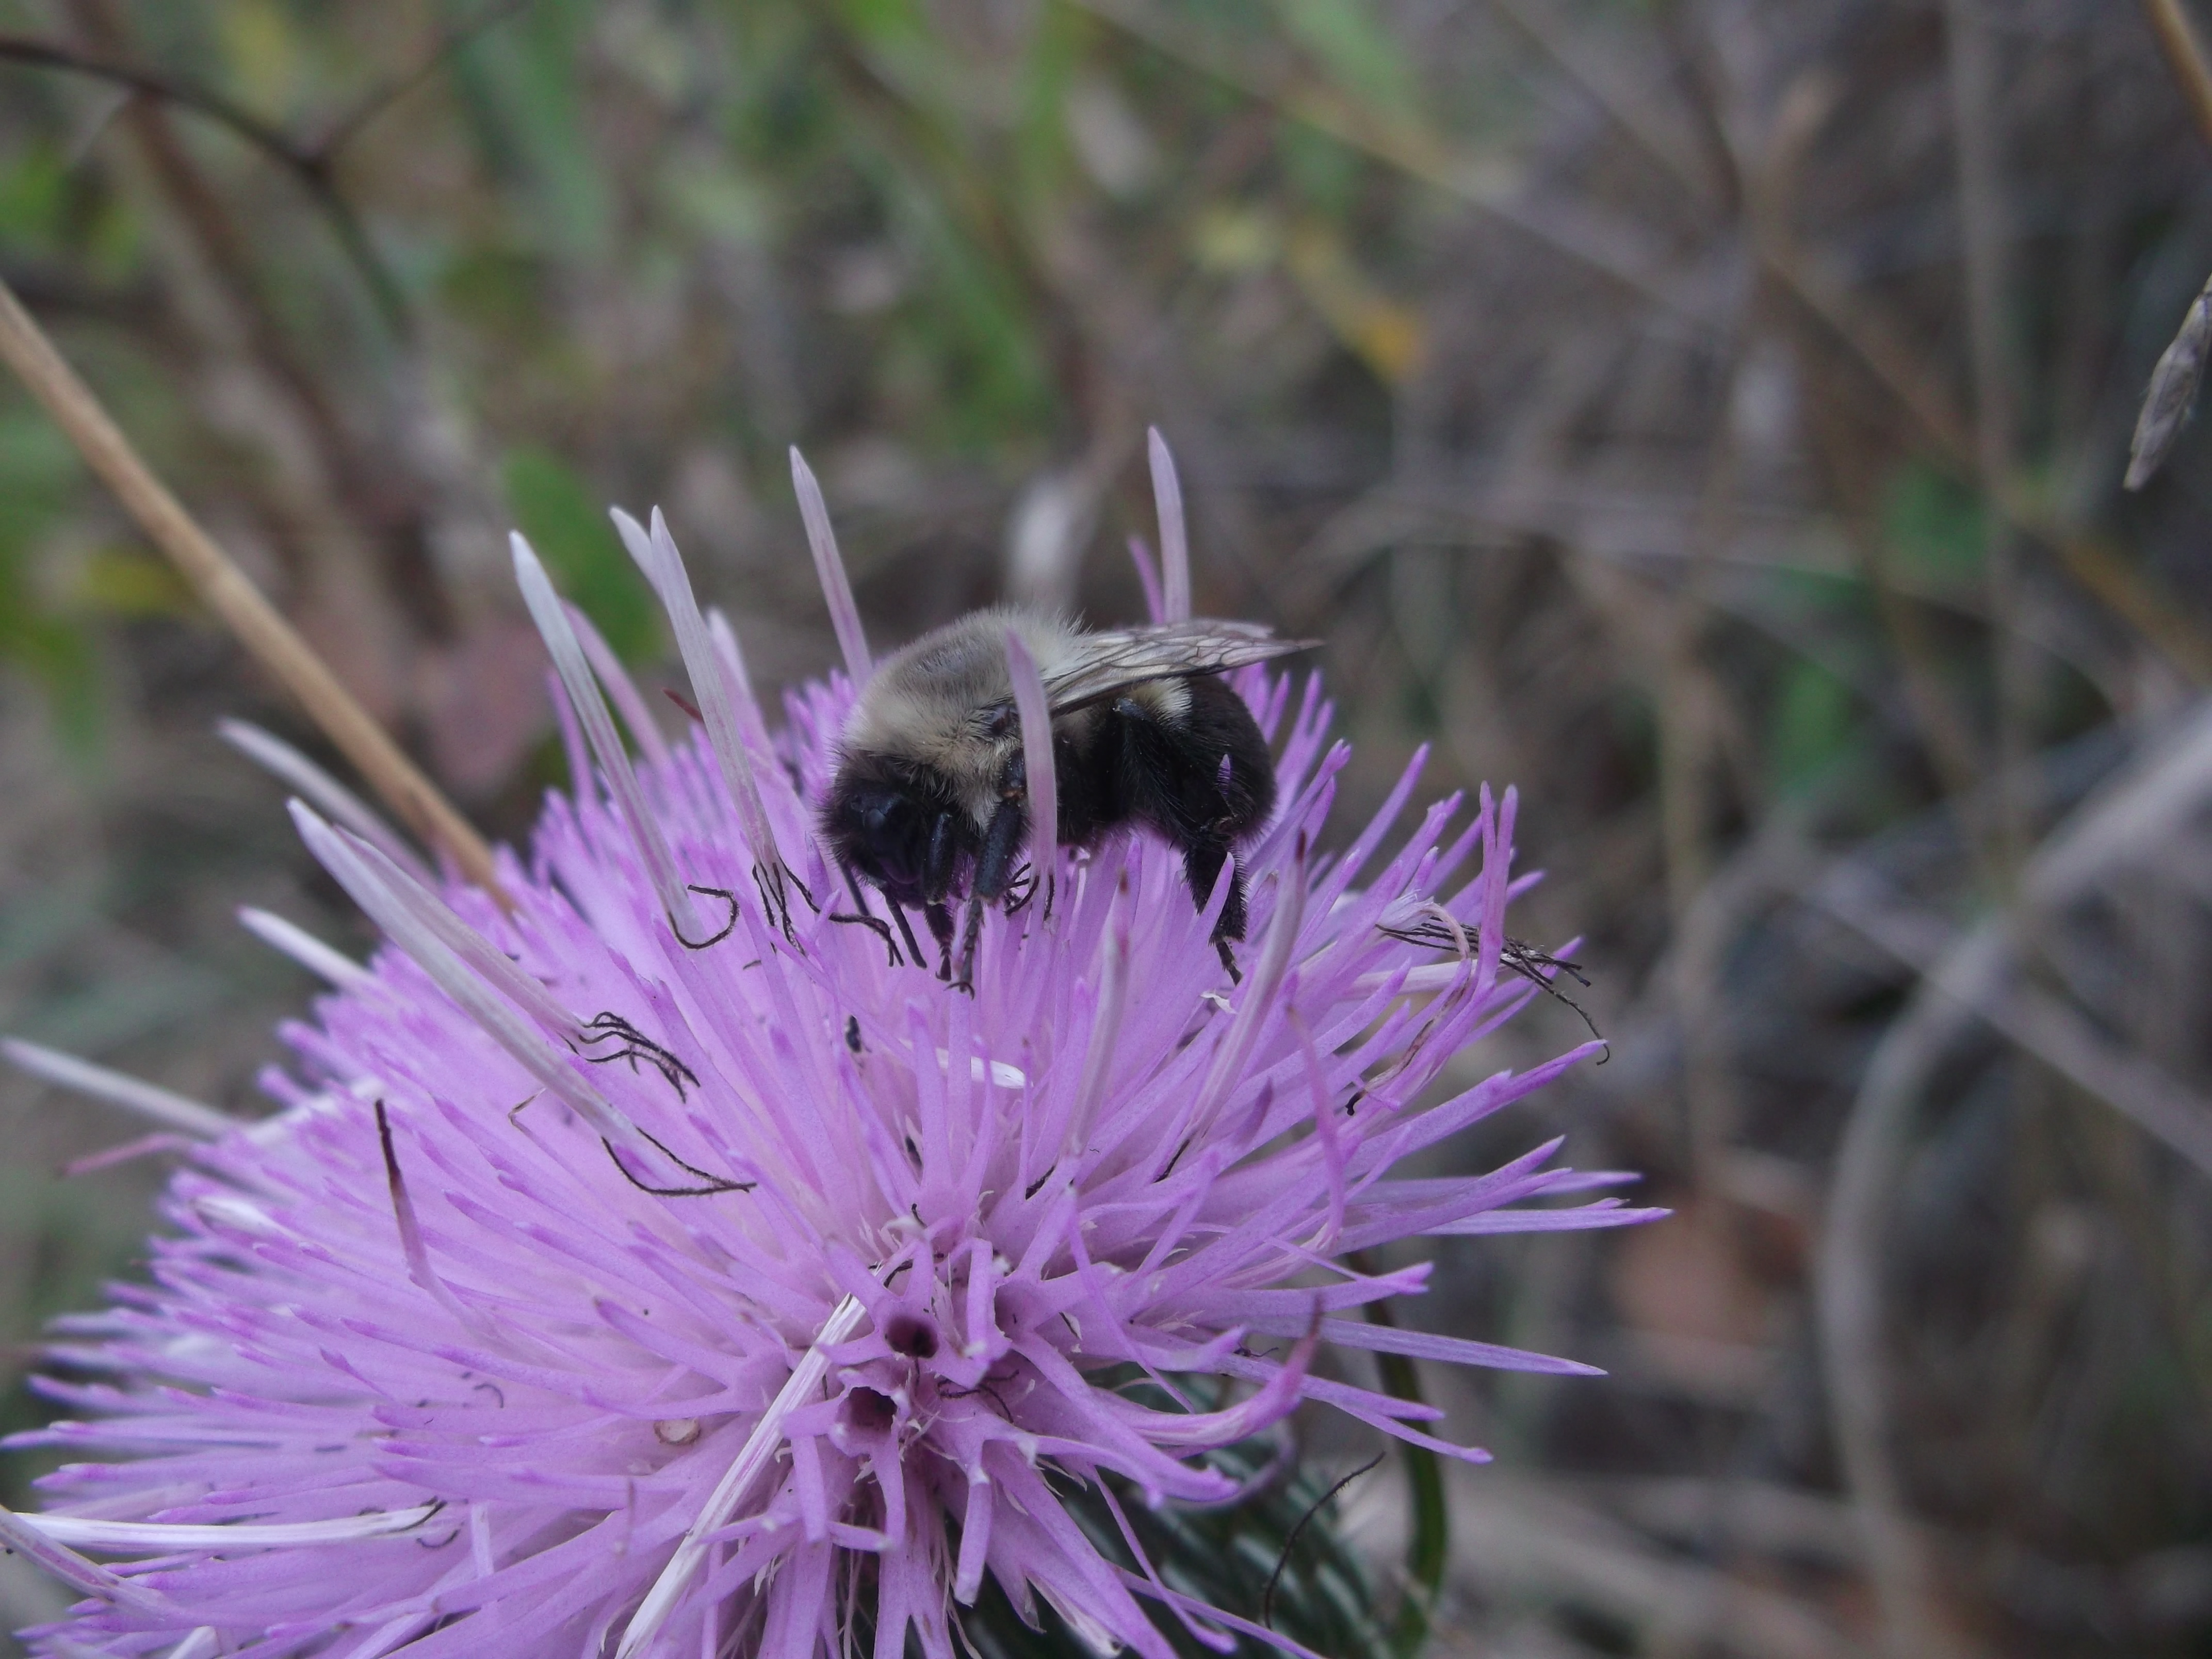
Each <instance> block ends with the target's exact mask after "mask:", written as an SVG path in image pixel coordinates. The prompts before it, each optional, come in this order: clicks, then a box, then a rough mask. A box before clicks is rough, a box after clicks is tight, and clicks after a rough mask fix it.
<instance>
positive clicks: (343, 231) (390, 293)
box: [0, 34, 414, 339]
mask: <svg viewBox="0 0 2212 1659" xmlns="http://www.w3.org/2000/svg"><path fill="white" fill-rule="evenodd" d="M0 62H7V63H14V64H24V65H27V67H30V68H33V69H50V70H61V71H62V72H64V73H65V74H70V75H82V76H85V77H87V78H88V79H90V80H94V81H105V82H107V83H108V84H109V85H110V86H117V87H123V88H127V89H128V90H130V91H131V92H133V93H136V94H139V95H140V96H141V97H144V98H149V99H152V100H155V101H156V102H158V103H162V104H169V105H173V106H176V107H177V108H179V109H188V110H190V111H191V112H193V113H194V114H195V115H198V116H202V117H204V118H206V119H208V120H210V121H213V122H214V123H215V124H216V125H218V126H220V127H222V128H224V129H225V130H226V131H229V132H230V133H232V134H233V135H234V136H235V137H238V138H240V139H242V140H244V141H245V142H246V143H248V144H250V145H252V147H253V148H254V149H258V150H259V151H260V152H261V153H262V154H263V155H266V156H268V157H269V158H270V160H271V161H275V162H276V163H277V164H278V165H279V166H280V167H283V169H284V170H285V171H286V172H287V173H290V174H291V175H292V176H293V178H294V179H297V180H298V181H299V183H300V185H301V188H302V189H304V190H305V191H307V195H308V197H309V198H310V199H311V200H312V201H313V203H314V204H315V206H316V207H317V208H318V209H319V210H320V211H321V213H322V215H323V217H324V218H325V220H326V221H327V222H329V224H330V228H331V234H332V235H333V236H335V237H336V238H337V243H338V246H339V247H340V248H341V249H342V250H343V252H344V253H345V256H346V258H347V259H348V260H349V261H350V262H351V264H353V267H354V269H355V270H356V271H357V272H359V273H360V276H361V279H362V285H363V286H364V287H365V288H367V289H368V293H369V297H370V298H371V300H373V301H374V303H375V306H376V310H377V314H378V315H379V316H380V317H381V318H382V319H384V321H385V324H386V326H387V327H389V328H390V329H391V330H392V333H393V334H394V336H396V337H398V338H401V339H405V338H408V337H410V336H411V335H412V333H413V331H414V315H413V312H412V309H411V307H410V306H409V305H408V303H407V295H406V290H405V289H403V288H401V286H400V285H399V279H398V277H396V276H393V275H392V271H391V270H390V268H389V267H387V266H386V264H385V263H384V258H383V256H382V255H381V254H380V253H379V252H377V251H376V245H375V244H374V242H372V241H371V240H369V236H368V229H367V228H366V227H364V226H363V225H362V222H361V216H360V215H359V214H357V213H356V212H355V211H354V210H353V204H351V203H350V202H349V201H347V200H346V198H345V196H344V193H343V191H340V190H339V189H338V188H337V182H336V180H335V179H333V178H332V177H331V157H330V156H328V155H318V154H317V153H316V152H315V151H313V150H311V149H306V148H303V147H302V146H301V145H300V144H298V143H295V142H294V141H293V140H292V138H291V137H289V135H288V134H286V133H285V132H283V131H282V130H281V129H279V128H277V127H275V126H272V125H270V123H268V122H266V121H264V120H263V119H262V118H260V117H259V116H258V115H255V114H254V113H252V112H251V111H250V110H246V109H243V108H240V106H238V105H236V104H234V103H233V102H232V101H231V100H229V99H228V98H225V97H223V96H222V94H220V93H216V92H211V91H210V90H209V89H208V88H205V87H203V86H200V85H198V84H197V83H196V82H191V81H187V80H185V79H183V78H181V77H179V76H173V75H166V74H163V73H162V72H161V70H152V69H147V68H145V67H143V66H142V65H139V64H125V63H121V62H118V61H115V60H113V59H111V58H96V57H94V56H92V55H90V54H88V53H86V52H77V51H76V50H74V49H72V48H70V47H69V46H62V45H60V44H58V42H56V41H52V40H40V39H38V38H36V37H35V36H31V35H22V34H0Z"/></svg>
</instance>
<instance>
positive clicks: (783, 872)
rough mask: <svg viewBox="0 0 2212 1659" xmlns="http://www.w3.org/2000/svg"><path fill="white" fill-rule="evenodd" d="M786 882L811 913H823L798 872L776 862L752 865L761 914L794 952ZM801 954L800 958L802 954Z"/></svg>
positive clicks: (794, 936) (782, 863) (796, 941)
mask: <svg viewBox="0 0 2212 1659" xmlns="http://www.w3.org/2000/svg"><path fill="white" fill-rule="evenodd" d="M786 882H789V883H790V884H792V885H793V887H796V888H797V889H798V890H799V897H800V898H802V899H804V900H805V901H806V908H808V909H810V910H811V911H813V912H814V914H815V915H817V916H818V915H821V914H822V907H821V906H820V905H818V904H817V903H816V902H814V890H813V889H812V888H811V887H809V886H808V885H807V884H805V882H803V881H801V880H799V872H797V871H795V870H793V869H792V868H790V867H789V866H787V865H786V864H785V863H784V862H783V860H781V859H776V860H771V861H770V862H769V863H768V864H764V865H763V864H756V865H754V866H753V885H754V887H756V888H757V889H758V890H759V892H760V900H761V910H762V913H763V915H770V916H773V917H775V921H776V926H777V927H779V928H781V930H782V933H783V942H784V943H785V944H786V945H790V946H791V947H792V949H793V950H794V951H796V950H798V949H799V939H798V938H797V936H796V935H795V934H793V932H792V931H791V897H790V895H789V894H787V893H786V892H785V891H784V889H783V884H784V883H786ZM731 902H732V904H734V903H735V902H736V901H735V900H734V899H733V900H732V901H731ZM801 954H802V955H803V954H804V952H801Z"/></svg>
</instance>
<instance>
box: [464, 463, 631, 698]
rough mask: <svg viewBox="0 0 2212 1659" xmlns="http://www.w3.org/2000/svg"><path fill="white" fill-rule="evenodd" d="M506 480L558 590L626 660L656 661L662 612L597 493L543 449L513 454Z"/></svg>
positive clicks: (504, 470)
mask: <svg viewBox="0 0 2212 1659" xmlns="http://www.w3.org/2000/svg"><path fill="white" fill-rule="evenodd" d="M500 477H501V481H502V482H503V483H505V485H506V489H507V507H508V508H509V509H510V510H511V511H512V512H513V514H514V522H515V525H516V526H517V527H518V528H519V529H520V531H521V532H522V533H523V534H524V535H525V536H526V537H528V538H529V539H530V543H531V545H532V547H533V548H534V549H536V550H537V553H538V557H539V558H541V559H543V560H544V562H545V568H546V569H547V570H548V571H550V573H551V574H552V576H553V580H554V585H555V586H557V587H558V588H559V589H560V590H561V591H562V593H564V594H565V595H567V596H568V599H571V600H572V601H574V603H575V604H576V605H578V606H579V607H580V608H581V609H582V611H583V612H584V614H585V615H586V616H587V617H590V618H591V619H592V623H593V624H594V625H595V626H596V627H597V628H598V629H599V632H600V633H601V634H602V635H605V639H606V641H607V643H608V644H609V645H610V646H611V647H613V648H614V652H615V654H616V655H617V656H618V657H620V658H622V659H623V661H625V662H643V661H645V660H647V659H649V658H651V657H653V656H654V655H656V654H657V653H659V650H660V647H661V642H662V634H661V624H660V608H659V605H657V604H656V603H655V602H654V600H653V594H652V592H651V590H649V589H648V588H647V586H646V585H645V579H644V577H643V576H642V575H641V574H640V573H639V571H638V569H637V567H636V566H635V564H633V563H632V562H630V557H629V554H628V553H627V552H625V551H624V550H623V544H622V543H621V541H620V540H619V539H618V538H617V537H616V535H615V532H614V526H613V525H612V524H611V522H610V521H609V520H608V518H607V513H606V508H605V506H604V505H602V504H601V502H600V501H599V498H598V496H597V495H595V494H594V493H593V491H592V488H591V486H590V485H589V484H587V483H585V481H584V480H583V479H581V478H580V477H577V476H576V474H575V473H574V472H573V471H570V470H569V469H568V467H565V466H563V465H562V464H561V463H560V462H559V461H558V460H556V459H554V458H553V457H552V456H551V455H549V454H547V453H545V452H544V450H542V449H531V448H522V449H516V450H513V451H510V452H509V453H508V454H507V459H506V461H505V463H504V464H503V465H501V469H500Z"/></svg>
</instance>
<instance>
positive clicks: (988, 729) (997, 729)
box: [983, 708, 1014, 738]
mask: <svg viewBox="0 0 2212 1659" xmlns="http://www.w3.org/2000/svg"><path fill="white" fill-rule="evenodd" d="M1013 729H1014V711H1013V710H1012V709H1011V708H994V709H993V710H992V711H991V712H990V714H988V715H987V717H986V718H985V720H984V721H983V735H984V736H985V737H987V738H1003V737H1005V736H1006V733H1007V732H1011V731H1012V730H1013Z"/></svg>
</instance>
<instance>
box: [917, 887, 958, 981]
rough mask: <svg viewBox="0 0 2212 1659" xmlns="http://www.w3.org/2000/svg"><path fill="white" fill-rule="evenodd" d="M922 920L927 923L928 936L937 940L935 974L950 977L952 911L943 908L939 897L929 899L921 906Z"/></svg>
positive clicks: (945, 977)
mask: <svg viewBox="0 0 2212 1659" xmlns="http://www.w3.org/2000/svg"><path fill="white" fill-rule="evenodd" d="M921 915H922V920H923V921H927V923H928V924H929V936H930V938H932V939H935V940H936V941H937V976H938V978H939V979H951V977H952V912H951V911H950V910H948V909H946V908H945V903H944V901H943V900H941V899H931V900H929V901H928V902H927V903H925V904H924V905H923V906H922V907H921Z"/></svg>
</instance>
